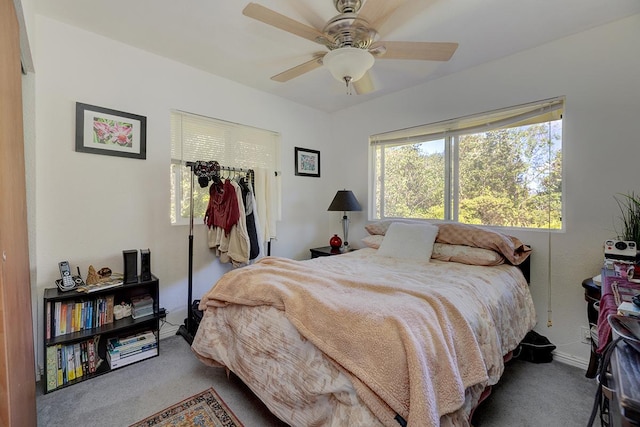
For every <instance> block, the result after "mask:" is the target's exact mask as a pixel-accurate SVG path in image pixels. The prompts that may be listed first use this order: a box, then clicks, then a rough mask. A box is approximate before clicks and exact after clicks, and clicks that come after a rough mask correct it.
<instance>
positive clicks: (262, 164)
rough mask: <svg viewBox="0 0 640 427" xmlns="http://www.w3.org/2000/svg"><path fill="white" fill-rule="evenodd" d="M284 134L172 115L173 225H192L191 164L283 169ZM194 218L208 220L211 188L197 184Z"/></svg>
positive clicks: (195, 185)
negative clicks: (199, 162)
mask: <svg viewBox="0 0 640 427" xmlns="http://www.w3.org/2000/svg"><path fill="white" fill-rule="evenodd" d="M279 159H280V134H278V133H276V132H272V131H269V130H264V129H258V128H255V127H251V126H245V125H240V124H237V123H231V122H226V121H223V120H217V119H212V118H209V117H202V116H198V115H194V114H189V113H185V112H181V111H172V112H171V212H170V217H171V223H172V224H188V222H189V214H190V206H189V203H190V197H189V196H190V184H191V170H190V169H189V168H188V167H187V166H186V163H187V162H195V161H198V160H203V161H211V160H216V161H217V162H218V163H220V165H222V166H229V167H236V168H243V169H257V168H264V169H266V170H268V171H271V173H274V172H275V171H278V170H279V169H280V164H279V161H280V160H279ZM193 187H194V197H193V202H194V218H198V219H201V218H204V213H205V210H206V208H207V204H208V203H209V192H208V188H200V186H199V185H198V183H197V181H196V182H195V184H194V186H193Z"/></svg>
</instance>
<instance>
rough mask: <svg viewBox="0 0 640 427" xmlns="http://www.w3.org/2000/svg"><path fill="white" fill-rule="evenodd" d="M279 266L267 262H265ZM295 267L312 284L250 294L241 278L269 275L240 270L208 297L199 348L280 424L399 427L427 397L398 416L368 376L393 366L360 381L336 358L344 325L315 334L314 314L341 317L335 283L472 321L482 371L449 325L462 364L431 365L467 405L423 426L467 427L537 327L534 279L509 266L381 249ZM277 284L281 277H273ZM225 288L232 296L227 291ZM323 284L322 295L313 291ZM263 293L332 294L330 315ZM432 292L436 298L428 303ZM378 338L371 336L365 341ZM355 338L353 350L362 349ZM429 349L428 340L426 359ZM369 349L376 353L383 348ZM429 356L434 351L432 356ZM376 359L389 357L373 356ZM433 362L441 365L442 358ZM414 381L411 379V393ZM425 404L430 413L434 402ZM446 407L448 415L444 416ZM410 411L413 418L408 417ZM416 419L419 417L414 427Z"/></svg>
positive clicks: (439, 411)
mask: <svg viewBox="0 0 640 427" xmlns="http://www.w3.org/2000/svg"><path fill="white" fill-rule="evenodd" d="M271 261H274V260H271ZM271 261H270V258H266V259H265V261H264V264H269V262H271ZM288 262H290V263H291V261H288ZM295 263H296V264H295V267H296V268H297V269H303V268H304V269H308V272H309V273H308V275H307V280H298V281H293V280H292V282H294V283H293V284H291V286H290V287H287V288H286V290H285V291H283V290H282V289H285V288H283V287H282V286H281V285H273V286H276V287H275V288H273V289H271V288H269V287H268V286H269V284H268V283H264V287H262V286H261V287H260V288H253V291H251V286H252V285H250V284H248V283H243V279H242V278H243V276H247V275H248V276H251V277H252V280H256V282H257V283H260V279H256V277H259V270H260V269H261V268H264V266H262V267H261V262H259V263H257V264H255V265H252V266H249V267H245V268H243V269H242V270H245V269H248V270H247V271H246V272H243V273H241V274H236V275H237V277H235V276H236V275H234V274H233V273H234V272H231V273H228V274H231V277H229V278H228V280H226V282H227V283H222V284H220V286H219V289H218V290H216V288H217V287H218V286H216V285H214V286H213V287H212V289H211V291H210V292H209V293H208V294H207V295H205V297H204V298H203V303H202V308H204V309H205V312H204V316H203V319H202V321H201V323H200V326H199V328H198V332H197V334H196V336H195V339H194V341H193V345H192V349H193V351H194V352H195V354H196V355H197V357H198V358H200V359H201V360H202V361H203V362H204V363H206V364H209V365H211V366H219V367H225V368H227V369H229V370H230V371H233V372H234V373H235V374H236V375H237V376H238V377H239V378H240V379H242V380H243V381H244V382H245V383H246V384H247V385H248V387H249V388H251V389H252V391H253V392H254V393H255V394H256V395H257V396H258V397H259V398H260V399H261V400H262V401H263V402H264V403H265V404H266V405H267V407H269V409H270V410H271V411H272V412H273V413H274V414H275V415H276V416H278V417H279V418H280V419H282V420H283V421H285V422H286V423H288V424H290V425H293V426H305V425H314V426H344V425H366V426H376V425H386V426H397V425H400V424H399V422H402V421H405V420H411V419H412V413H415V411H413V409H412V408H413V407H414V406H415V407H416V408H417V407H418V401H417V399H416V396H419V394H420V393H414V394H411V393H410V392H408V394H407V401H406V408H404V407H402V405H400V408H399V407H398V403H397V402H388V401H387V400H393V399H389V398H387V396H388V394H385V390H384V387H383V388H382V390H378V388H377V387H376V386H375V384H373V385H372V384H371V383H372V382H373V383H375V381H376V378H375V375H373V373H371V375H369V374H370V372H369V371H381V372H382V375H383V376H385V375H387V376H389V374H394V373H395V370H396V369H397V368H396V367H394V368H393V369H391V368H389V369H391V372H385V370H386V366H385V365H384V364H383V363H382V364H378V365H376V362H375V360H384V358H383V359H375V358H374V359H372V360H373V361H372V362H371V363H373V364H371V363H370V364H368V365H367V364H365V363H362V365H363V366H368V367H369V368H367V369H368V371H367V372H364V373H362V372H360V370H359V368H360V366H354V363H355V365H358V361H357V360H356V361H355V362H354V361H353V360H348V359H347V362H345V359H344V358H343V356H342V354H341V353H340V352H338V353H333V352H332V351H331V346H327V340H328V341H330V340H331V338H332V337H331V336H332V335H340V334H341V333H343V329H349V328H344V327H336V325H331V322H327V325H331V328H332V329H330V330H328V329H327V330H325V331H322V330H316V331H315V332H313V333H311V332H310V328H311V327H307V325H306V324H305V322H309V323H313V321H314V311H313V310H318V311H316V312H315V313H318V316H320V315H321V313H322V312H323V311H324V310H327V309H336V307H337V306H340V305H341V304H342V303H343V301H342V300H341V298H342V295H343V294H344V292H343V294H340V292H341V291H340V289H341V287H340V286H341V285H335V286H334V285H333V281H332V280H330V279H331V278H334V277H344V278H345V280H346V281H347V282H348V283H350V281H354V282H355V281H362V280H364V281H365V282H366V283H367V286H368V287H372V286H373V285H372V284H376V286H373V288H374V292H378V294H380V292H382V291H380V289H381V288H382V286H381V287H378V286H377V284H383V287H384V292H386V293H388V294H389V295H388V298H393V295H392V294H397V293H402V294H406V293H409V294H411V295H418V296H420V298H418V300H419V301H420V302H419V303H420V304H426V302H425V301H432V300H431V299H430V298H437V301H439V302H438V304H443V305H444V306H451V307H453V310H454V311H455V312H456V313H459V314H460V315H461V316H462V317H463V318H464V322H463V323H465V325H466V326H465V327H464V328H467V327H468V328H469V330H471V331H472V333H473V341H474V343H475V344H474V345H473V346H469V345H468V344H467V345H466V348H468V353H469V354H472V353H474V352H475V353H477V354H478V355H479V357H480V358H481V360H480V361H481V366H482V367H481V369H478V368H477V366H476V365H473V366H474V368H473V369H471V370H470V369H468V367H469V366H470V365H468V364H466V363H465V360H468V359H465V357H464V356H466V354H465V353H467V351H466V350H464V351H461V350H460V348H456V345H459V343H456V342H457V337H458V334H460V336H462V334H463V331H462V330H456V329H455V328H453V327H452V325H450V324H448V322H444V323H442V324H441V325H440V328H442V329H443V330H449V329H451V333H450V335H451V337H452V341H451V343H447V344H446V345H447V346H448V347H449V350H450V351H451V353H453V354H454V357H452V358H451V359H452V362H448V363H447V366H444V365H442V366H438V363H443V362H442V360H431V361H430V362H429V363H433V364H434V365H435V366H436V371H437V370H438V369H449V370H451V372H455V373H456V375H459V377H460V383H461V384H464V387H463V389H462V390H461V391H460V393H461V396H460V399H457V396H456V398H454V399H453V400H451V401H450V402H457V403H455V405H454V406H453V407H451V406H446V405H431V406H435V407H431V406H430V407H429V408H427V409H428V410H429V411H432V412H433V414H427V415H429V416H427V417H426V418H427V419H428V422H425V423H422V422H421V421H420V422H419V424H420V425H442V426H447V425H456V426H464V425H468V423H469V414H470V413H471V411H472V409H473V408H474V406H475V405H476V403H477V402H478V400H479V399H480V395H481V393H482V392H483V390H485V388H486V387H487V386H490V385H493V384H495V383H497V382H498V380H499V378H500V376H501V375H502V373H503V370H504V363H503V355H505V354H507V353H509V352H510V351H511V350H513V349H515V347H516V346H517V345H518V343H519V342H520V341H521V340H522V338H523V337H524V335H525V334H526V333H527V332H528V331H529V330H531V329H532V328H533V326H534V325H535V321H536V317H535V310H534V307H533V302H532V299H531V295H530V293H529V289H528V286H527V283H526V280H525V279H524V277H523V275H522V273H521V272H520V271H519V270H518V269H517V268H516V267H514V266H511V265H508V264H503V265H498V266H490V267H488V266H476V265H465V264H460V263H457V262H443V261H437V260H433V259H432V260H431V261H430V262H428V263H427V262H416V261H411V260H403V259H396V258H391V257H381V256H379V255H378V254H377V253H376V250H375V249H369V248H365V249H361V250H358V251H353V252H350V253H347V254H344V255H340V256H334V257H322V258H316V259H313V260H308V261H298V262H295ZM298 263H299V264H300V265H298ZM285 264H286V263H285ZM254 270H255V271H254ZM301 271H306V270H301ZM225 276H226V275H225ZM318 276H320V277H318ZM271 280H273V279H269V281H271ZM221 282H224V281H221ZM298 282H299V283H298ZM225 286H226V289H227V291H223V290H222V289H223V288H225ZM253 286H256V285H255V284H254V285H253ZM321 286H324V288H322V289H315V288H318V287H321ZM389 287H390V288H389ZM263 288H264V289H271V290H265V291H264V292H265V295H268V294H270V293H277V292H283V293H284V294H285V297H287V298H289V297H290V295H289V294H290V293H293V292H295V289H296V288H300V289H301V290H302V292H308V291H309V290H310V289H315V290H316V291H317V293H318V295H326V301H327V302H328V303H327V304H324V305H327V306H329V308H326V307H323V308H322V309H318V308H313V307H312V308H308V309H305V308H293V307H292V305H293V304H292V303H291V302H290V301H288V300H286V298H283V299H282V301H284V302H282V301H281V299H278V302H277V303H273V302H266V301H264V300H263V299H259V301H248V300H251V299H252V298H250V297H251V295H252V294H254V293H256V289H259V290H262V289H263ZM230 289H231V290H233V289H237V290H238V292H240V293H242V291H243V290H244V291H245V292H246V295H241V296H233V297H229V298H227V297H225V295H226V294H227V293H228V292H230V291H229V290H230ZM389 289H390V290H389ZM334 291H335V292H338V293H339V294H338V296H337V297H336V296H335V295H334V296H329V295H330V294H329V292H334ZM323 292H325V293H323ZM427 294H428V295H429V297H428V298H427V297H423V296H424V295H427ZM386 297H387V295H386V294H385V298H386ZM332 298H336V299H335V300H333V299H332ZM345 298H346V297H345ZM264 299H265V300H266V299H268V298H264ZM347 301H348V300H347V299H345V300H344V302H345V304H344V305H343V307H344V306H353V307H358V303H356V302H350V301H348V302H347ZM287 304H289V307H287ZM383 305H385V304H384V303H382V304H380V307H381V308H380V310H381V312H382V310H383V308H382V306H383ZM334 306H335V307H334ZM339 309H343V308H339ZM295 310H299V312H300V313H302V312H304V311H305V310H307V313H310V314H307V315H301V314H299V313H298V314H296V313H295ZM400 311H402V310H400ZM378 315H380V313H378ZM394 315H395V314H394ZM382 317H386V316H382ZM399 318H401V317H399ZM301 319H302V320H301ZM365 324H366V322H365ZM452 324H453V322H452ZM372 325H373V324H372ZM316 328H317V326H316ZM464 328H463V329H464ZM372 329H375V328H374V327H372ZM374 332H375V331H367V334H370V333H374ZM323 335H324V336H323ZM445 335H446V334H445ZM356 338H357V337H355V338H354V340H353V341H354V342H356V341H358V340H357V339H356ZM416 340H417V341H420V340H422V337H416ZM428 346H429V345H428V344H424V343H423V342H422V341H420V344H419V345H418V347H419V348H418V351H420V350H421V349H423V348H424V347H428ZM471 347H474V348H471ZM321 348H322V349H323V350H321ZM381 348H382V347H381ZM339 350H340V349H339ZM368 351H369V352H370V353H375V352H376V351H375V347H374V350H371V349H368ZM385 351H388V350H386V349H385ZM426 354H427V355H429V354H431V353H430V352H429V351H427V352H426ZM367 356H368V355H367ZM374 356H376V357H377V356H380V357H384V355H372V357H374ZM434 358H435V359H438V357H437V356H434ZM367 359H368V357H367ZM449 365H452V366H449ZM389 366H392V365H389ZM394 366H395V365H394ZM372 367H373V368H372ZM432 368H433V367H432ZM421 369H422V368H421V367H416V366H410V367H409V369H408V370H409V371H411V372H409V377H408V378H409V379H413V378H416V376H417V377H418V378H420V381H422V382H424V384H427V386H429V381H430V378H429V376H430V375H433V369H431V371H430V370H429V369H426V368H425V369H424V372H421ZM416 371H420V372H416ZM469 371H470V372H469ZM391 378H393V377H391ZM381 381H382V380H381ZM399 383H400V384H402V381H400V380H399ZM414 383H415V381H413V380H412V381H411V386H410V387H413V386H414V385H413V384H414ZM363 387H364V389H365V390H363ZM453 389H455V387H453ZM372 390H373V392H371V391H372ZM433 390H434V391H433V392H434V393H436V394H434V396H435V399H432V400H438V399H440V396H439V394H438V392H437V387H436V386H434V387H433ZM411 398H413V401H411ZM376 399H377V400H379V401H377V400H376ZM403 402H404V401H401V402H400V403H403ZM426 404H427V405H429V402H427V403H426ZM381 407H388V408H389V409H390V410H391V412H390V414H387V413H385V412H384V410H381ZM443 408H447V409H446V410H445V411H444V412H443ZM405 409H406V412H404V413H402V412H403V410H405ZM416 411H417V410H416ZM394 413H395V414H400V413H402V416H401V417H398V418H396V417H394V416H393V414H394ZM434 418H435V421H434ZM415 419H416V418H415V417H414V419H413V420H414V421H415ZM413 424H417V423H415V422H414V423H413ZM410 425H412V423H411V422H410Z"/></svg>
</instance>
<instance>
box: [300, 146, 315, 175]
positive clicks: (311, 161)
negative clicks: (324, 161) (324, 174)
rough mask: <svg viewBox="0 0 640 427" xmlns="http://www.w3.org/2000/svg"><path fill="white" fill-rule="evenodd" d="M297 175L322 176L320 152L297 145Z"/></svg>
mask: <svg viewBox="0 0 640 427" xmlns="http://www.w3.org/2000/svg"><path fill="white" fill-rule="evenodd" d="M295 155H296V175H298V176H313V177H316V178H319V177H320V152H319V151H317V150H308V149H306V148H300V147H295Z"/></svg>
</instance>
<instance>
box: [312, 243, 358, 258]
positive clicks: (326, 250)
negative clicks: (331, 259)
mask: <svg viewBox="0 0 640 427" xmlns="http://www.w3.org/2000/svg"><path fill="white" fill-rule="evenodd" d="M309 250H310V251H311V258H318V257H321V256H332V255H340V254H343V253H345V252H344V250H343V248H335V249H334V248H332V247H331V246H322V247H320V248H312V249H309ZM351 250H353V249H351Z"/></svg>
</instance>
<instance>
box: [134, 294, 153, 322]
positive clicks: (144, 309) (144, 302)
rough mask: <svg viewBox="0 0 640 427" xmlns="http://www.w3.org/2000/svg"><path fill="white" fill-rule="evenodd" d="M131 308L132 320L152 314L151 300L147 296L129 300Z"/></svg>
mask: <svg viewBox="0 0 640 427" xmlns="http://www.w3.org/2000/svg"><path fill="white" fill-rule="evenodd" d="M131 306H132V308H131V317H133V318H134V319H139V318H141V317H144V316H148V315H150V314H153V298H151V296H149V295H143V296H142V297H138V298H131Z"/></svg>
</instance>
